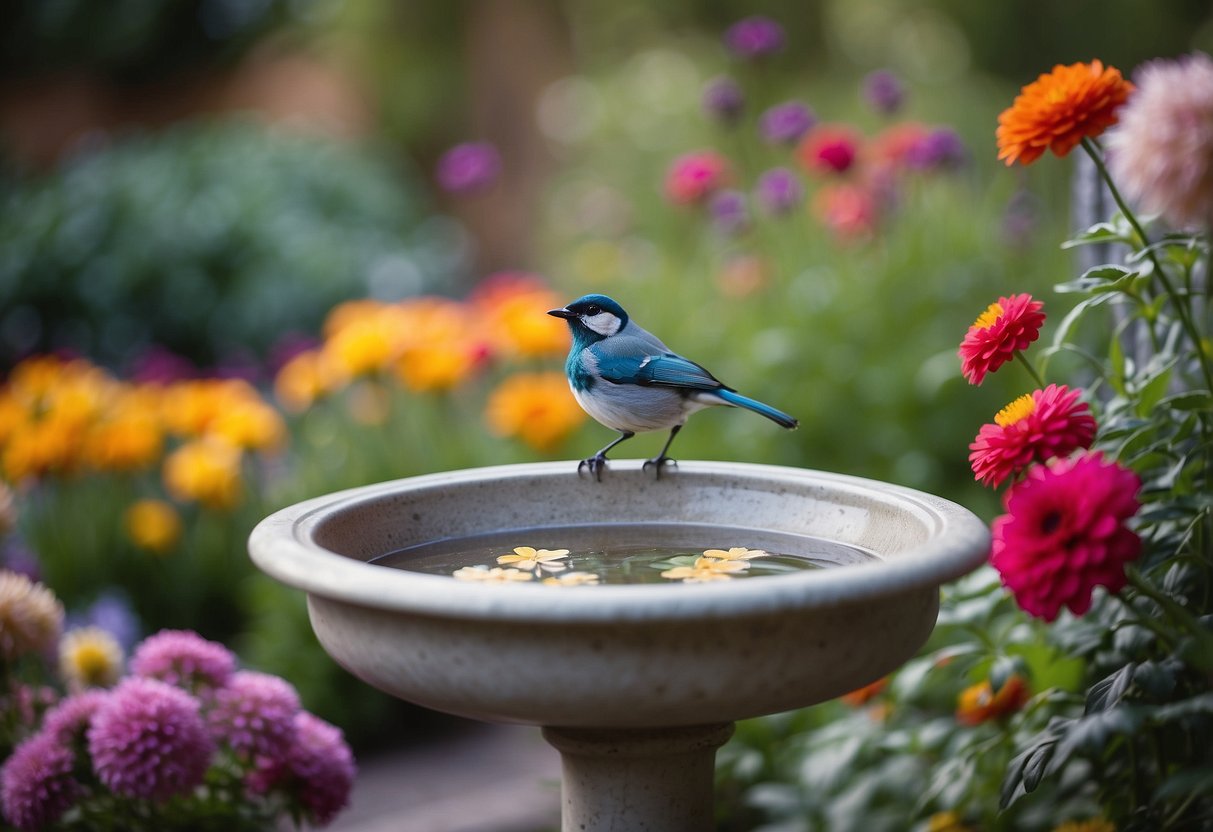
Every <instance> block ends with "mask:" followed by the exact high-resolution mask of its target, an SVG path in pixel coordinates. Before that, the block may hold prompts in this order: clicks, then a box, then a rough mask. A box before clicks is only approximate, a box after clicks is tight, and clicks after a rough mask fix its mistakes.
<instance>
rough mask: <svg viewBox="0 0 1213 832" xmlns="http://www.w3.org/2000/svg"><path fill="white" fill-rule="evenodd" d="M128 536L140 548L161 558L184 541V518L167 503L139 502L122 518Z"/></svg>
mask: <svg viewBox="0 0 1213 832" xmlns="http://www.w3.org/2000/svg"><path fill="white" fill-rule="evenodd" d="M122 524H123V526H124V527H125V529H126V534H127V537H129V538H130V539H131V542H133V543H134V544H135V545H136V546H138V547H139V548H140V549H146V550H147V551H149V552H155V553H156V554H158V555H162V554H164V553H165V552H168V551H170V550H172V548H173V547H174V546H176V545H177V541H178V540H180V539H181V515H180V514H178V513H177V509H176V508H174V507H173V504H172V503H169V502H166V501H164V500H152V499H146V500H137V501H136V502H134V503H132V504H131V505H130V506H129V507H128V508H127V510H126V512H125V513H124V514H123V515H122Z"/></svg>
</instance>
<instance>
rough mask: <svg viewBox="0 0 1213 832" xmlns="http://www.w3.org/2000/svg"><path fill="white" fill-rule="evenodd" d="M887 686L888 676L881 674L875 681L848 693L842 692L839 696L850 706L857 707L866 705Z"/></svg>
mask: <svg viewBox="0 0 1213 832" xmlns="http://www.w3.org/2000/svg"><path fill="white" fill-rule="evenodd" d="M888 686H889V677H888V676H881V677H880V678H879V679H877V680H876V681H875V682H872V683H871V684H868V685H864V686H863V687H861V688H856V689H855V690H853V691H851V692H850V693H844V694H843V695H842V696H840V697H839V698H840V699H841V700H842V701H843V702H845V703H847V704H848V705H850V706H851V707H852V708H858V707H859V706H861V705H866V704H867V703H868V702H870V701H871V700H872V699H874V698H876V696H877V695H878V694H879V693H880V692H881V691H882V690H884V689H885V688H887V687H888Z"/></svg>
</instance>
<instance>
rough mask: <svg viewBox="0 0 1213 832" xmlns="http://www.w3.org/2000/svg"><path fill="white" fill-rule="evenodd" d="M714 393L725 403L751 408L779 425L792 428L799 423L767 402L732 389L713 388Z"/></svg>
mask: <svg viewBox="0 0 1213 832" xmlns="http://www.w3.org/2000/svg"><path fill="white" fill-rule="evenodd" d="M712 392H713V393H714V394H716V395H717V396H719V397H720V398H721V400H723V401H724V402H725V404H731V405H734V406H735V407H744V408H745V409H746V410H752V411H754V412H755V413H758V414H760V415H762V416H766V417H767V418H768V419H770V420H771V421H772V422H774V423H775V424H777V425H779V426H780V427H783V428H787V429H788V430H793V429H795V428H796V427H798V426H799V425H800V422H798V421H796V420H795V419H793V418H792V417H791V416H789V415H788V414H786V413H784V412H783V411H781V410H776V409H775V408H773V407H771V406H770V405H768V404H763V403H762V402H760V401H755V400H754V399H751V398H749V397H747V396H743V395H741V394H740V393H737V392H735V391H733V390H713V391H712Z"/></svg>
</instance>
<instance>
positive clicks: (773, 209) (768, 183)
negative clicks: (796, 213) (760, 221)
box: [754, 168, 804, 216]
mask: <svg viewBox="0 0 1213 832" xmlns="http://www.w3.org/2000/svg"><path fill="white" fill-rule="evenodd" d="M754 198H755V199H757V200H758V204H759V205H761V206H762V207H763V209H764V210H765V211H766V212H767V213H768V214H773V215H775V216H782V215H784V214H787V213H789V212H791V211H793V210H794V209H796V208H797V207H799V206H800V204H801V203H802V202H804V184H803V183H802V182H801V181H800V177H799V176H797V175H796V174H795V173H793V172H792V171H791V170H789V169H787V168H771V169H770V170H768V171H763V173H762V174H761V175H760V176H759V177H758V182H757V184H756V185H755V186H754Z"/></svg>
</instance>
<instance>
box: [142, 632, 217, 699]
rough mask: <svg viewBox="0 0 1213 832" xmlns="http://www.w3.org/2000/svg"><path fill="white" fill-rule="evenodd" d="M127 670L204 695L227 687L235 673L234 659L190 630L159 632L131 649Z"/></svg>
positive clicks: (211, 642)
mask: <svg viewBox="0 0 1213 832" xmlns="http://www.w3.org/2000/svg"><path fill="white" fill-rule="evenodd" d="M130 670H131V674H132V675H134V676H143V677H146V678H148V679H158V680H159V681H161V682H166V683H168V684H170V685H176V686H177V687H179V688H182V689H184V690H187V691H190V692H191V693H205V692H207V691H211V690H214V689H216V688H221V687H223V686H224V685H225V684H227V680H228V679H229V678H231V675H232V673H234V672H235V670H236V657H235V656H234V655H232V651H230V650H228V649H227V648H226V647H224V646H223V645H222V644H220V643H219V642H217V641H208V640H206V639H204V638H203V637H202V636H200V635H198V634H197V633H195V632H193V631H192V630H161V631H160V632H158V633H156V634H155V635H153V636H148V637H147V638H146V639H144V640H143V642H142V643H140V644H139V646H137V647H136V648H135V654H134V655H133V656H132V657H131V663H130Z"/></svg>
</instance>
